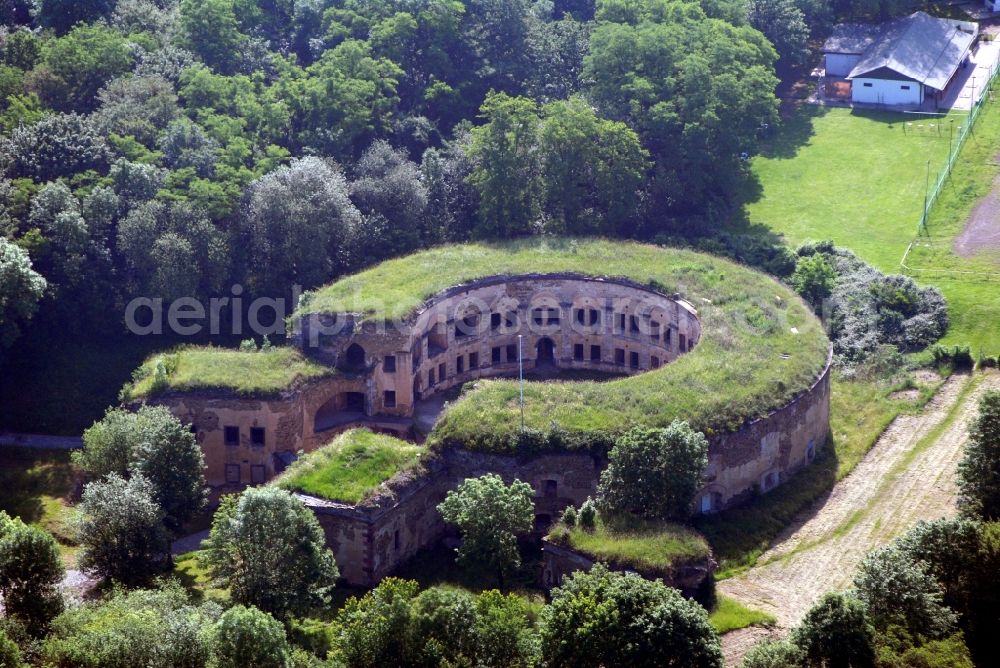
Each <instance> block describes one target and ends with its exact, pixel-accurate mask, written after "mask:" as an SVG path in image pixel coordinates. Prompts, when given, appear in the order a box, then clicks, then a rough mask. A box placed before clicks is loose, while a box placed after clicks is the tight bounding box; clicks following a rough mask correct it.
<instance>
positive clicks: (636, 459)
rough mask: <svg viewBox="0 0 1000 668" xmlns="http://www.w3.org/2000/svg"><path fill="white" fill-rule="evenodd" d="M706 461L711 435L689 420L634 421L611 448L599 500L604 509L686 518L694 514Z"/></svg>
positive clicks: (658, 516)
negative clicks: (656, 424)
mask: <svg viewBox="0 0 1000 668" xmlns="http://www.w3.org/2000/svg"><path fill="white" fill-rule="evenodd" d="M706 466H708V441H707V440H706V439H705V436H704V435H703V434H702V433H700V432H697V431H694V430H693V429H691V427H689V426H688V424H687V423H686V422H679V421H674V422H673V423H672V424H671V425H670V426H669V427H667V428H666V429H650V428H647V427H634V428H633V429H631V430H629V431H628V432H626V433H625V434H623V435H622V436H621V437H620V438H619V439H618V440H617V441H616V442H615V445H614V447H613V448H612V449H611V453H610V454H609V456H608V467H607V468H606V469H605V470H604V471H603V472H602V473H601V481H600V484H599V486H598V497H599V498H598V501H599V504H600V506H601V508H602V510H603V511H605V513H606V514H613V513H638V514H641V515H645V516H646V517H650V518H655V519H662V520H683V519H685V518H686V517H688V516H689V515H690V514H691V500H692V499H693V498H694V494H695V492H696V491H698V489H699V488H700V487H701V486H702V484H703V480H702V476H703V474H704V472H705V467H706Z"/></svg>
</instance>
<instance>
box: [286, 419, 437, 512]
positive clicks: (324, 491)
mask: <svg viewBox="0 0 1000 668" xmlns="http://www.w3.org/2000/svg"><path fill="white" fill-rule="evenodd" d="M423 452H425V449H424V448H422V447H420V446H419V445H414V444H413V443H407V442H406V441H401V440H399V439H398V438H393V437H392V436H388V435H386V434H376V433H373V432H371V431H369V430H367V429H352V430H350V431H347V432H344V433H343V434H340V435H339V436H337V437H336V438H335V439H334V440H333V442H331V443H330V444H329V445H327V446H325V447H322V448H320V449H318V450H314V451H313V452H310V453H308V454H306V455H304V456H303V457H302V458H301V459H299V460H298V461H296V462H295V463H294V464H292V465H291V466H290V467H289V468H288V470H287V471H285V472H284V473H282V474H281V475H280V476H279V477H278V478H277V479H275V481H274V484H276V485H278V486H279V487H281V488H282V489H287V490H290V491H294V492H301V493H303V494H308V495H309V496H315V497H319V498H321V499H328V500H330V501H339V502H341V503H358V502H360V501H362V500H364V499H365V498H366V497H367V496H368V495H369V494H371V493H372V492H373V491H375V489H377V488H378V486H379V485H381V484H382V483H384V482H386V481H387V480H389V479H390V478H392V477H393V476H394V475H396V474H397V473H400V472H401V471H407V470H413V469H415V468H417V467H418V466H419V464H420V456H421V453H423Z"/></svg>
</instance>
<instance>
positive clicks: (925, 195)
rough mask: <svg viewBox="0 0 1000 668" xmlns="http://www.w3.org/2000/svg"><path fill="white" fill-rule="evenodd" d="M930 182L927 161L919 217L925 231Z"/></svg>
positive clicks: (929, 165) (928, 163) (929, 163)
mask: <svg viewBox="0 0 1000 668" xmlns="http://www.w3.org/2000/svg"><path fill="white" fill-rule="evenodd" d="M930 182H931V161H930V160H928V161H927V176H926V177H924V215H923V216H922V217H921V218H920V224H921V225H922V226H923V228H924V231H925V232H926V231H927V189H928V188H929V187H930Z"/></svg>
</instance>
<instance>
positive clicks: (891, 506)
mask: <svg viewBox="0 0 1000 668" xmlns="http://www.w3.org/2000/svg"><path fill="white" fill-rule="evenodd" d="M969 382H974V381H970V379H969V377H968V376H954V377H952V378H950V379H949V380H948V381H946V382H945V384H944V385H943V386H942V388H941V389H940V390H939V391H938V393H937V395H935V397H934V398H933V399H932V400H931V401H930V403H929V404H928V405H927V407H926V408H925V409H924V411H922V412H921V413H920V414H919V415H913V416H901V417H899V418H897V419H896V420H895V421H894V422H893V423H892V425H890V426H889V428H888V429H887V430H886V432H885V433H884V434H883V435H882V437H881V438H880V439H879V440H878V442H877V443H876V444H875V445H874V446H873V447H872V449H871V451H870V452H869V453H868V454H867V455H866V456H865V458H864V459H863V460H862V461H861V463H859V464H858V466H857V467H856V468H855V469H854V471H852V472H851V474H850V475H849V476H848V477H847V478H845V479H844V480H842V481H841V482H840V483H838V484H837V486H836V487H835V488H834V489H833V491H832V492H831V493H830V495H829V496H828V497H826V498H825V499H823V500H822V501H821V502H820V503H819V504H817V506H816V507H813V508H810V509H809V510H807V511H806V512H805V513H803V517H802V518H801V520H800V521H798V522H796V523H793V525H792V526H791V527H789V529H788V530H786V531H785V532H784V534H782V535H781V536H779V537H778V539H777V540H776V541H775V543H774V545H773V546H772V547H771V548H770V549H769V550H768V551H767V552H765V553H764V554H763V555H762V556H761V558H760V560H759V562H758V565H757V566H755V567H754V568H752V569H750V570H749V571H747V572H745V573H743V574H741V575H738V576H736V577H733V578H730V579H728V580H724V581H722V582H720V583H719V585H718V589H719V591H720V592H721V593H723V594H725V595H727V596H730V597H732V598H735V599H738V600H739V601H742V602H743V603H744V604H746V605H749V606H751V607H754V608H758V609H761V610H766V611H767V612H770V613H771V614H773V615H774V616H775V617H777V619H778V625H779V629H778V631H777V633H778V634H779V635H780V634H781V633H783V632H785V633H787V629H789V628H791V627H792V626H794V625H795V624H797V623H798V622H799V620H800V619H801V618H802V616H803V615H804V614H805V613H806V611H808V609H809V608H810V607H811V606H812V604H813V603H814V602H815V601H816V600H817V599H818V598H819V597H820V596H821V595H822V594H824V593H825V592H828V591H835V590H843V589H846V588H848V587H849V586H850V583H851V580H852V578H853V575H854V570H855V568H856V567H857V564H858V562H859V561H860V560H861V558H862V557H864V555H865V554H866V553H867V552H868V551H870V550H871V549H872V548H874V547H877V546H879V545H883V544H885V543H886V542H888V541H890V540H891V539H893V538H894V537H896V536H898V535H899V534H901V533H903V532H904V531H906V529H908V528H909V527H910V526H911V525H913V524H914V523H915V522H917V521H918V520H922V519H926V520H931V519H936V518H939V517H946V516H952V515H954V514H955V513H956V508H955V494H956V488H955V468H956V466H957V464H958V461H959V459H960V458H961V455H962V446H963V445H964V443H965V440H966V438H967V437H968V433H967V426H968V423H969V420H970V419H971V418H972V416H973V415H974V413H975V410H976V405H977V403H978V398H979V396H980V394H981V393H982V392H983V391H985V390H986V389H988V388H1000V374H991V375H989V376H986V377H985V378H982V379H981V380H980V382H979V384H978V386H976V387H975V388H974V389H973V390H972V391H971V392H969V393H968V394H966V395H965V396H964V397H963V396H962V389H963V388H964V387H965V385H966V384H967V383H969ZM960 398H961V399H963V401H962V404H961V406H958V407H956V402H957V401H958V400H959V399H960ZM953 408H954V409H955V412H954V413H953V414H952V415H951V419H950V420H949V413H950V411H952V409H953ZM762 636H763V634H762V633H761V631H759V630H751V629H744V630H742V631H737V632H733V633H730V634H727V635H726V636H724V637H723V649H724V651H725V653H726V659H727V665H735V663H736V662H738V660H739V659H740V658H742V655H743V653H744V652H746V650H747V649H748V648H749V647H750V645H752V644H753V642H755V641H756V640H757V639H759V638H760V637H762Z"/></svg>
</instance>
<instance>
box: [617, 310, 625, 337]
mask: <svg viewBox="0 0 1000 668" xmlns="http://www.w3.org/2000/svg"><path fill="white" fill-rule="evenodd" d="M615 332H617V333H618V334H624V333H625V314H624V313H615Z"/></svg>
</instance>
